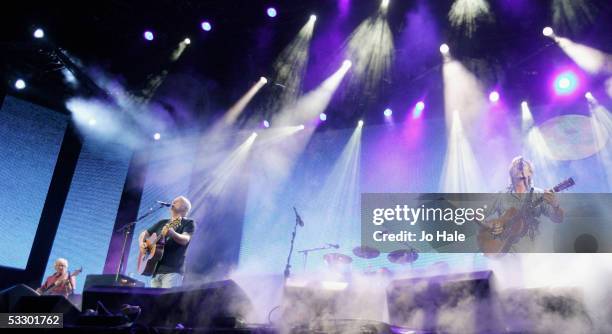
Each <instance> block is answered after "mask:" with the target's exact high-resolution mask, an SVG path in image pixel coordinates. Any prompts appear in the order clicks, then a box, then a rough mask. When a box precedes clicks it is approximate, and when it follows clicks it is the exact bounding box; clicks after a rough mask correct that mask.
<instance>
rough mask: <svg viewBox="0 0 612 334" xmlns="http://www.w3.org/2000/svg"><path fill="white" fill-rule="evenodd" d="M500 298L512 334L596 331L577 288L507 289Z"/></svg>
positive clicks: (500, 294) (507, 325)
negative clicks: (513, 333)
mask: <svg viewBox="0 0 612 334" xmlns="http://www.w3.org/2000/svg"><path fill="white" fill-rule="evenodd" d="M499 296H500V301H501V306H502V314H503V317H504V319H505V323H506V328H507V329H508V330H509V331H511V332H517V333H518V332H521V333H522V332H529V333H553V332H558V331H559V330H561V329H562V331H563V332H567V333H593V332H596V330H595V328H594V327H593V323H592V320H591V318H590V316H589V314H588V313H587V309H586V307H585V305H584V303H583V294H582V291H581V290H580V289H579V288H533V289H508V290H504V291H502V292H500V293H499Z"/></svg>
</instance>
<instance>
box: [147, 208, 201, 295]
mask: <svg viewBox="0 0 612 334" xmlns="http://www.w3.org/2000/svg"><path fill="white" fill-rule="evenodd" d="M189 210H191V203H190V202H189V200H188V199H187V198H185V197H184V196H179V197H177V198H175V199H174V200H173V201H172V205H171V206H170V219H163V220H160V221H159V222H157V223H156V224H154V225H153V226H151V227H149V228H148V229H146V230H144V231H142V233H140V236H139V237H138V243H139V245H140V248H141V253H142V252H144V251H146V249H147V247H150V245H148V244H147V242H146V241H147V239H148V238H149V236H151V235H153V234H156V235H158V236H160V238H159V241H158V243H164V247H163V249H164V251H163V255H162V257H161V259H160V260H159V262H157V265H156V267H155V269H154V270H153V277H152V279H151V287H153V288H173V287H177V286H180V285H181V284H182V283H183V271H184V269H183V264H184V261H185V251H186V250H187V246H188V245H189V241H191V236H192V234H193V232H194V229H195V224H194V222H193V220H191V219H187V218H185V216H187V213H189Z"/></svg>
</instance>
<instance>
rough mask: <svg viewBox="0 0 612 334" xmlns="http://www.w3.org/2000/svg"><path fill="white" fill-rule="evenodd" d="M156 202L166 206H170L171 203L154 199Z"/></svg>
mask: <svg viewBox="0 0 612 334" xmlns="http://www.w3.org/2000/svg"><path fill="white" fill-rule="evenodd" d="M156 202H157V204H159V205H161V206H167V207H171V206H172V203H168V202H162V201H156Z"/></svg>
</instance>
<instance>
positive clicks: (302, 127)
mask: <svg viewBox="0 0 612 334" xmlns="http://www.w3.org/2000/svg"><path fill="white" fill-rule="evenodd" d="M305 128H306V127H305V126H304V124H300V125H299V126H298V129H300V130H304V129H305Z"/></svg>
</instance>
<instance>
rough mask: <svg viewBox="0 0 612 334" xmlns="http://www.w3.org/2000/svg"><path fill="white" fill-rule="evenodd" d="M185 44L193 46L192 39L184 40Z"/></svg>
mask: <svg viewBox="0 0 612 334" xmlns="http://www.w3.org/2000/svg"><path fill="white" fill-rule="evenodd" d="M183 43H185V44H187V45H189V44H191V39H189V38H185V40H183Z"/></svg>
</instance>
